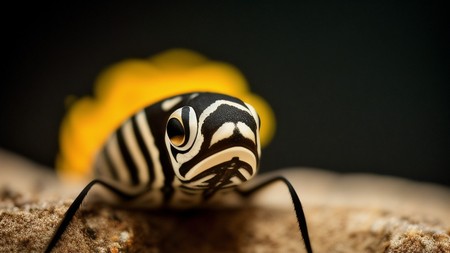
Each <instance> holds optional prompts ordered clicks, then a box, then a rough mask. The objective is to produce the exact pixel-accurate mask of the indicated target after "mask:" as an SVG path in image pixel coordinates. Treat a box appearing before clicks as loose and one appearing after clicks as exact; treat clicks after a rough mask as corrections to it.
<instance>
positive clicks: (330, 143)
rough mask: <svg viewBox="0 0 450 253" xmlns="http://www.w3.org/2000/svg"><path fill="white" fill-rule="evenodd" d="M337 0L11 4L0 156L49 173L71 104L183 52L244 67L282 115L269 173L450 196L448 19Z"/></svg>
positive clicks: (268, 153) (411, 5) (405, 7)
mask: <svg viewBox="0 0 450 253" xmlns="http://www.w3.org/2000/svg"><path fill="white" fill-rule="evenodd" d="M149 2H150V1H149ZM186 2H187V1H186ZM211 2H214V1H211ZM337 2H338V3H327V4H323V3H319V2H316V1H313V2H304V3H297V4H286V3H277V4H275V3H267V2H264V3H260V2H258V1H239V2H238V1H236V2H234V1H227V2H226V3H221V4H219V3H209V2H205V3H203V4H200V3H198V2H197V3H195V4H192V3H184V2H181V1H180V2H179V3H172V4H151V3H146V4H136V3H134V4H127V5H124V4H119V3H109V4H105V5H100V4H92V3H90V4H89V5H82V4H67V3H65V4H64V5H63V4H59V5H58V4H57V5H43V4H39V5H38V4H36V3H34V5H33V4H27V5H26V6H11V7H3V12H4V13H3V14H2V26H3V28H2V34H3V36H2V37H3V39H2V41H3V43H4V46H3V54H2V55H3V65H4V67H3V74H2V82H3V84H2V85H1V95H0V118H1V122H0V127H1V129H0V147H2V148H4V149H6V150H10V151H13V152H16V153H19V154H22V155H24V156H26V157H28V158H30V159H32V160H34V161H37V162H39V163H42V164H45V165H49V166H53V162H54V159H55V154H56V152H57V147H58V144H57V134H58V127H59V123H60V121H61V118H62V116H63V114H64V99H65V98H66V97H67V96H68V95H70V94H72V95H76V96H84V95H88V94H91V92H92V84H93V83H94V81H95V77H96V75H97V74H98V73H99V72H100V71H101V70H102V69H104V68H105V67H107V66H108V65H110V64H112V63H116V62H118V61H120V60H122V59H125V58H130V57H139V58H143V57H147V56H150V55H152V54H155V53H158V52H160V51H162V50H165V49H169V48H173V47H184V48H190V49H194V50H196V51H198V52H200V53H202V54H205V55H207V56H208V57H210V58H212V59H216V60H221V61H226V62H230V63H232V64H234V65H235V66H237V67H238V68H239V69H240V70H241V71H242V72H243V73H244V74H245V76H246V77H247V79H248V81H249V82H250V84H251V86H252V90H254V91H255V92H256V93H258V94H261V95H262V96H263V97H265V98H266V99H267V100H268V101H269V102H270V103H271V105H272V106H273V108H274V110H275V112H276V115H277V118H278V131H277V135H276V137H275V139H274V141H273V142H272V144H271V145H270V146H269V147H268V148H266V149H265V150H264V155H263V163H262V171H268V170H272V169H276V168H280V167H287V166H314V167H320V168H325V169H330V170H335V171H340V172H371V173H377V174H388V175H397V176H402V177H408V178H412V179H417V180H422V181H433V182H439V183H442V184H446V185H450V176H449V167H450V135H449V129H450V117H449V110H448V109H449V108H450V107H449V94H450V92H449V69H450V68H449V67H450V66H449V57H448V56H449V54H448V53H449V50H448V49H449V48H448V45H449V44H450V43H449V42H450V41H449V39H448V34H449V31H450V29H449V25H448V23H447V22H446V20H445V15H446V14H448V10H446V9H444V6H443V5H440V4H437V3H436V2H434V3H433V2H432V1H423V2H416V1H404V2H403V3H401V2H395V1H386V2H383V1H372V2H364V3H361V2H360V1H355V2H344V1H337ZM0 162H1V161H0Z"/></svg>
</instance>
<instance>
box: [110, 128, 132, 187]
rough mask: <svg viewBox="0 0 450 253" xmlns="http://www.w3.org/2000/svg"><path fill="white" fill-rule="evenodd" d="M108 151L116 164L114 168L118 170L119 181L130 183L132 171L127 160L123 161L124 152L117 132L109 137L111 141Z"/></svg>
mask: <svg viewBox="0 0 450 253" xmlns="http://www.w3.org/2000/svg"><path fill="white" fill-rule="evenodd" d="M106 152H108V154H109V157H111V162H112V163H113V164H114V168H115V169H116V171H117V175H118V176H119V181H121V182H124V183H128V184H130V183H131V178H130V173H129V172H128V169H127V166H126V165H125V162H124V161H123V158H122V154H121V153H120V148H119V143H117V136H116V134H113V135H112V136H111V138H110V139H109V143H108V145H107V147H106Z"/></svg>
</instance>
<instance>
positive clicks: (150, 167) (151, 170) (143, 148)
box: [131, 116, 155, 185]
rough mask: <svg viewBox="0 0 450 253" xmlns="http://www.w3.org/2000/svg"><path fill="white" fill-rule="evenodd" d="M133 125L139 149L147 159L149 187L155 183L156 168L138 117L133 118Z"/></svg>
mask: <svg viewBox="0 0 450 253" xmlns="http://www.w3.org/2000/svg"><path fill="white" fill-rule="evenodd" d="M131 124H132V126H133V131H134V134H135V136H136V140H137V143H138V145H139V149H140V150H141V152H142V155H143V156H144V159H145V163H146V164H147V168H148V173H149V181H148V185H151V184H152V183H153V182H154V181H155V171H154V168H155V166H154V164H153V160H152V158H151V156H150V151H149V149H148V148H147V146H146V145H145V142H144V138H143V137H142V134H141V131H140V129H139V126H138V123H137V120H136V116H134V117H132V118H131ZM149 130H150V129H149Z"/></svg>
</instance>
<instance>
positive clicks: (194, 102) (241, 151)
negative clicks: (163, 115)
mask: <svg viewBox="0 0 450 253" xmlns="http://www.w3.org/2000/svg"><path fill="white" fill-rule="evenodd" d="M259 129H260V122H259V117H258V115H257V113H256V111H255V109H254V108H253V107H252V106H251V105H248V104H246V103H244V102H242V101H240V100H238V99H236V98H232V97H228V96H225V95H218V94H214V95H212V94H203V93H199V94H193V95H191V97H190V99H189V101H188V102H186V103H185V104H184V105H183V106H181V107H177V108H174V110H173V112H172V113H171V115H170V116H169V118H168V120H167V125H166V133H165V144H166V148H167V151H168V154H169V157H170V160H171V163H172V166H173V169H174V172H175V175H176V176H177V177H178V178H179V179H180V181H181V182H182V183H183V184H185V185H186V186H188V187H191V188H197V189H208V190H209V191H216V190H218V189H223V188H229V187H233V186H236V185H238V184H240V183H242V182H244V181H247V180H249V179H250V178H252V177H253V176H254V175H255V174H256V172H257V169H258V166H259V159H260V153H261V148H260V140H259Z"/></svg>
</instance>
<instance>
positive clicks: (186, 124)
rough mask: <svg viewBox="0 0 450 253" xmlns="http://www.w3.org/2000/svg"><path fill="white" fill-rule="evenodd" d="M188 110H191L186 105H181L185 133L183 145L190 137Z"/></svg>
mask: <svg viewBox="0 0 450 253" xmlns="http://www.w3.org/2000/svg"><path fill="white" fill-rule="evenodd" d="M190 112H191V110H190V109H189V107H187V106H185V107H183V109H181V120H182V121H183V126H184V135H185V141H184V143H183V146H184V145H186V143H187V142H188V141H189V139H190V138H191V129H190V126H189V116H190V115H189V114H190Z"/></svg>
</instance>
